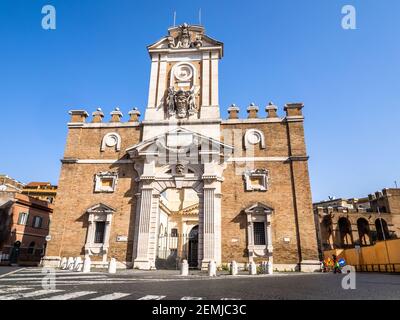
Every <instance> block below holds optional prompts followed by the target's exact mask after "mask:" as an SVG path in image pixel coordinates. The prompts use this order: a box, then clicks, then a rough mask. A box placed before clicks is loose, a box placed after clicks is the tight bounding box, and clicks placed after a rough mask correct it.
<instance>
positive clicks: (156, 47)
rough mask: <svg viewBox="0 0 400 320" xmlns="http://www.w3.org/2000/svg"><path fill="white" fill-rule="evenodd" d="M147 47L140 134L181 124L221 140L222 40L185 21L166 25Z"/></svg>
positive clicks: (146, 135) (154, 133)
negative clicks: (146, 84) (146, 86)
mask: <svg viewBox="0 0 400 320" xmlns="http://www.w3.org/2000/svg"><path fill="white" fill-rule="evenodd" d="M148 51H149V54H150V57H151V73H150V85H149V98H148V103H147V109H146V114H145V119H144V123H143V125H144V132H143V139H144V140H146V139H150V138H152V137H154V136H157V135H159V134H162V133H165V132H166V131H170V130H171V129H174V126H179V127H183V128H186V129H189V130H192V131H195V132H197V133H200V134H206V133H207V135H208V136H211V137H212V138H214V139H218V140H219V139H220V138H219V137H220V128H219V124H220V122H221V119H220V112H219V102H218V63H219V59H221V58H222V55H223V44H222V43H221V42H219V41H216V40H214V39H212V38H210V37H208V36H207V35H206V34H205V30H204V28H203V27H202V26H196V25H188V24H186V23H184V24H182V25H180V26H177V27H172V28H169V29H168V35H167V36H166V37H164V38H162V39H160V40H159V41H157V42H156V43H154V44H152V45H150V46H148ZM155 124H156V125H155ZM149 125H150V126H149Z"/></svg>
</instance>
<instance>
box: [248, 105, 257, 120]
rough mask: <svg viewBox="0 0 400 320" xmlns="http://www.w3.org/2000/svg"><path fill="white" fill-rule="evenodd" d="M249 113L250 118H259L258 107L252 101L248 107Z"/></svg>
mask: <svg viewBox="0 0 400 320" xmlns="http://www.w3.org/2000/svg"><path fill="white" fill-rule="evenodd" d="M247 113H248V118H249V119H254V118H258V107H257V106H256V105H255V103H254V102H252V103H250V105H249V106H248V107H247Z"/></svg>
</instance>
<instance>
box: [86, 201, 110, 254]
mask: <svg viewBox="0 0 400 320" xmlns="http://www.w3.org/2000/svg"><path fill="white" fill-rule="evenodd" d="M114 213H115V209H113V208H111V207H109V206H107V205H105V204H103V203H99V204H96V205H94V206H93V207H91V208H89V209H88V210H87V214H88V230H87V237H86V243H85V254H86V255H89V256H90V255H100V256H103V260H104V259H106V258H107V253H108V248H109V242H110V233H111V221H112V216H113V214H114Z"/></svg>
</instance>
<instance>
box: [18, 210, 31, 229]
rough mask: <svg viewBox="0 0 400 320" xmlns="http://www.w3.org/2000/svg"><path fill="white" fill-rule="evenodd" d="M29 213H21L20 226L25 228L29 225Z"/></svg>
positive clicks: (19, 217)
mask: <svg viewBox="0 0 400 320" xmlns="http://www.w3.org/2000/svg"><path fill="white" fill-rule="evenodd" d="M28 218H29V213H27V212H20V213H19V216H18V224H20V225H23V226H25V225H26V224H27V223H28Z"/></svg>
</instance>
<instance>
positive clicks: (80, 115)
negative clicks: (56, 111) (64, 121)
mask: <svg viewBox="0 0 400 320" xmlns="http://www.w3.org/2000/svg"><path fill="white" fill-rule="evenodd" d="M69 114H70V115H71V122H82V123H84V122H86V118H87V117H89V114H88V113H87V112H86V111H85V110H71V111H70V112H69Z"/></svg>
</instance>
